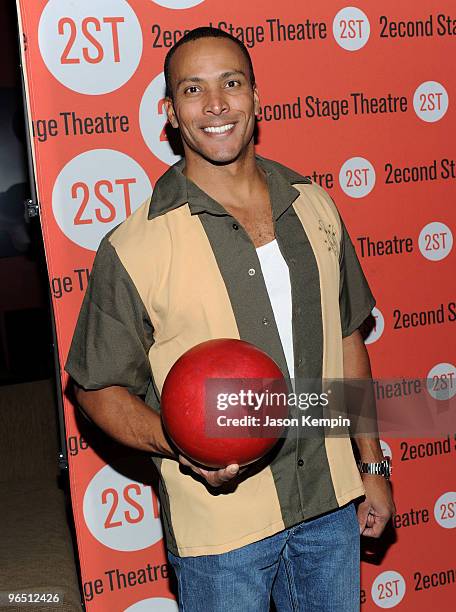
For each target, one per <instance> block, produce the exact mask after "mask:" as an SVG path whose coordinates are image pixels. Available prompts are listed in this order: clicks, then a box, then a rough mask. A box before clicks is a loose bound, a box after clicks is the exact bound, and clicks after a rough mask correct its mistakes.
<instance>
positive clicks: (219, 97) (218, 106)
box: [204, 89, 230, 115]
mask: <svg viewBox="0 0 456 612" xmlns="http://www.w3.org/2000/svg"><path fill="white" fill-rule="evenodd" d="M229 108H230V107H229V104H228V100H227V99H226V97H225V95H224V93H223V91H220V90H219V89H216V90H209V91H208V92H207V93H206V99H205V101H204V112H205V113H209V114H213V115H221V114H223V113H226V112H227V111H228V110H229Z"/></svg>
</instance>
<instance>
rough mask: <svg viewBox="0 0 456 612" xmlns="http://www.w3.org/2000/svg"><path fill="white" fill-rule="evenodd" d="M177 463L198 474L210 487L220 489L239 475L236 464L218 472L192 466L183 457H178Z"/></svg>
mask: <svg viewBox="0 0 456 612" xmlns="http://www.w3.org/2000/svg"><path fill="white" fill-rule="evenodd" d="M179 463H180V464H181V465H185V467H188V468H190V469H191V470H192V471H193V472H195V474H198V475H199V476H201V477H202V478H204V480H205V481H206V482H207V483H208V484H209V485H210V486H211V487H220V486H222V485H223V484H225V483H227V482H230V480H232V479H233V478H235V477H236V476H237V475H238V474H239V466H238V465H237V464H236V463H232V464H231V465H228V466H227V467H226V468H222V469H220V470H205V469H204V468H201V467H199V466H197V465H194V464H193V463H191V461H189V460H188V459H187V458H186V457H184V456H183V455H179Z"/></svg>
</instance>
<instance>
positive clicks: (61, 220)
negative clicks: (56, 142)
mask: <svg viewBox="0 0 456 612" xmlns="http://www.w3.org/2000/svg"><path fill="white" fill-rule="evenodd" d="M151 192H152V186H151V184H150V181H149V178H148V176H147V174H146V173H145V172H144V170H143V169H142V168H141V166H140V165H139V164H138V163H137V162H136V161H135V160H134V159H132V158H131V157H129V156H128V155H125V154H124V153H120V151H114V150H112V149H93V150H92V151H86V152H85V153H81V154H80V155H78V156H76V157H74V158H73V159H72V160H71V161H69V162H68V163H67V164H66V166H64V167H63V169H62V170H61V171H60V174H59V175H58V177H57V179H56V181H55V184H54V189H53V191H52V210H53V212H54V217H55V220H56V221H57V224H58V226H59V227H60V229H61V230H62V232H63V233H64V234H65V236H66V237H67V238H69V239H70V240H71V241H72V242H74V243H76V244H77V245H79V246H81V247H83V248H85V249H90V250H91V251H96V250H97V248H98V245H99V244H100V241H101V239H102V238H103V236H104V235H105V234H106V233H107V232H108V231H109V230H110V229H112V228H114V227H115V226H116V225H118V224H119V223H120V222H121V221H124V220H125V219H126V218H127V217H128V216H129V215H130V214H131V213H132V212H134V211H135V210H136V209H137V208H139V206H140V205H141V204H142V203H143V202H144V201H145V200H146V199H147V198H148V197H149V196H150V194H151Z"/></svg>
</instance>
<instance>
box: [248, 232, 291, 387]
mask: <svg viewBox="0 0 456 612" xmlns="http://www.w3.org/2000/svg"><path fill="white" fill-rule="evenodd" d="M256 252H257V255H258V259H259V260H260V265H261V271H262V272H263V277H264V280H265V283H266V289H267V291H268V294H269V300H270V301H271V306H272V310H273V312H274V318H275V321H276V324H277V328H278V331H279V336H280V341H281V342H282V347H283V352H284V353H285V359H286V360H287V366H288V372H289V375H290V378H294V355H293V329H292V324H291V318H292V310H291V284H290V271H289V270H288V266H287V263H286V261H285V259H284V258H283V256H282V253H281V252H280V249H279V245H278V244H277V240H273V241H272V242H268V243H267V244H264V245H263V246H261V247H258V248H257V250H256Z"/></svg>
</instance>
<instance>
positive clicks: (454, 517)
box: [434, 491, 456, 529]
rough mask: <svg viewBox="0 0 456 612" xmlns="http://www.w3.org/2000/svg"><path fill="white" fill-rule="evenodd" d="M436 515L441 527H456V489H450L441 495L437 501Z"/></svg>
mask: <svg viewBox="0 0 456 612" xmlns="http://www.w3.org/2000/svg"><path fill="white" fill-rule="evenodd" d="M434 517H435V520H436V521H437V523H438V524H439V525H440V527H444V528H445V529H454V528H455V527H456V491H449V492H448V493H444V494H443V495H441V496H440V497H439V499H438V500H437V501H436V502H435V506H434Z"/></svg>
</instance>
